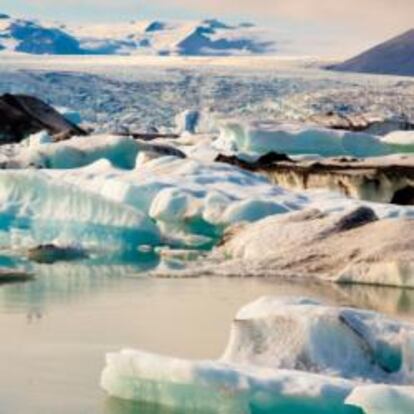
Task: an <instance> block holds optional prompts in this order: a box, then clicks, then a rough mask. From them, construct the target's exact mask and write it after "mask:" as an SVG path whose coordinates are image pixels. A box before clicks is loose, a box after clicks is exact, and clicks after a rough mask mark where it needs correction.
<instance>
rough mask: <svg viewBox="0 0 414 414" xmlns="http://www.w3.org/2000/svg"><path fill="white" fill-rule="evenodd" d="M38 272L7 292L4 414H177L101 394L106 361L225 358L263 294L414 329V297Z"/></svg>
mask: <svg viewBox="0 0 414 414" xmlns="http://www.w3.org/2000/svg"><path fill="white" fill-rule="evenodd" d="M144 267H145V265H144ZM35 270H36V275H37V277H36V280H35V281H34V282H29V283H25V284H18V285H7V286H4V285H3V286H0V330H1V334H0V335H1V341H0V367H1V370H0V413H1V414H29V413H30V414H57V413H58V414H135V413H137V414H138V413H139V414H141V413H142V414H149V413H151V414H159V413H163V414H166V413H171V412H170V411H166V410H162V409H160V408H154V407H152V408H151V407H144V406H142V405H141V406H139V405H136V404H131V403H126V402H122V401H118V400H116V399H111V398H108V397H107V396H106V395H105V393H103V392H102V391H101V390H100V388H99V377H100V373H101V370H102V368H103V366H104V355H105V353H106V352H109V351H117V350H119V349H120V348H123V347H135V348H139V349H143V350H147V351H152V352H160V353H164V354H168V355H173V356H178V357H186V358H216V357H219V356H220V354H221V352H222V351H223V350H224V347H225V345H226V342H227V337H228V333H229V327H230V323H231V320H232V318H233V316H234V315H235V313H236V311H237V310H238V309H239V308H240V307H241V306H242V305H244V304H246V303H248V302H249V301H252V300H255V299H257V298H258V297H260V296H262V295H277V296H292V295H299V296H310V297H314V298H318V299H323V300H325V301H327V302H329V303H337V304H342V305H351V306H358V307H364V308H370V309H375V310H380V311H383V312H385V313H387V314H390V315H393V316H395V317H397V318H403V319H410V320H413V321H414V291H409V290H401V289H385V288H373V287H361V286H358V287H357V286H354V287H339V286H333V285H332V286H331V285H313V284H309V283H307V284H306V285H301V284H298V283H293V282H287V281H280V280H276V279H221V278H200V279H185V280H180V279H171V280H169V279H156V278H150V277H148V276H145V275H139V274H137V272H136V269H135V268H134V267H131V266H123V265H116V264H115V265H97V264H95V265H91V264H82V263H75V264H70V265H67V264H65V265H53V266H46V265H44V266H38V267H37V268H36V269H35ZM174 414H175V413H174ZM181 414H182V413H181Z"/></svg>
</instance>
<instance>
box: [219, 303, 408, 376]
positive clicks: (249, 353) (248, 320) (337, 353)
mask: <svg viewBox="0 0 414 414" xmlns="http://www.w3.org/2000/svg"><path fill="white" fill-rule="evenodd" d="M410 334H411V335H412V334H414V326H411V325H404V324H402V323H399V322H395V321H391V320H388V319H387V318H386V317H384V316H381V315H379V314H376V313H373V312H368V311H361V310H356V309H348V308H335V307H329V306H323V305H321V304H318V303H317V302H314V301H311V300H308V299H299V300H298V299H291V300H288V299H286V300H280V299H275V298H273V297H264V298H261V299H259V300H258V301H256V302H253V303H251V304H249V305H247V306H246V307H244V308H242V309H241V310H240V311H239V312H238V314H237V316H236V318H235V320H234V323H233V326H232V330H231V336H230V341H229V344H228V346H227V350H226V351H225V353H224V355H223V358H222V360H223V361H225V362H231V363H237V364H241V365H245V364H254V365H258V366H264V367H272V368H278V369H295V370H300V371H306V372H315V373H321V374H322V373H324V374H329V375H334V376H339V377H343V378H349V379H351V378H354V379H361V378H364V379H365V380H377V381H381V380H384V381H387V380H389V378H392V375H393V374H395V375H396V376H397V375H399V376H400V378H401V380H402V381H404V380H406V379H407V375H406V374H407V372H406V371H407V369H406V368H407V367H408V366H410V365H411V364H413V362H414V360H412V358H413V355H412V353H410V352H409V348H410V346H411V343H410Z"/></svg>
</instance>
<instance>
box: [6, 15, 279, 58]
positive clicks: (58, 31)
mask: <svg viewBox="0 0 414 414" xmlns="http://www.w3.org/2000/svg"><path fill="white" fill-rule="evenodd" d="M269 38H270V36H269V34H268V33H266V31H264V30H261V29H259V28H257V27H255V26H254V25H252V24H245V23H244V24H241V25H237V26H230V25H227V24H225V23H222V22H220V21H218V20H215V19H212V20H204V21H201V22H200V21H196V22H169V21H152V22H151V21H133V22H129V23H123V24H119V23H117V24H90V25H74V24H71V25H59V24H57V23H44V22H38V21H31V20H23V19H14V18H12V17H9V16H8V15H6V14H2V13H0V51H3V53H5V52H8V53H10V52H20V53H30V54H52V55H63V54H65V55H67V54H73V55H79V54H119V55H135V54H141V55H186V56H203V55H210V56H211V55H241V54H242V55H243V54H247V55H248V54H266V53H271V52H274V51H275V44H274V42H273V41H271V40H269Z"/></svg>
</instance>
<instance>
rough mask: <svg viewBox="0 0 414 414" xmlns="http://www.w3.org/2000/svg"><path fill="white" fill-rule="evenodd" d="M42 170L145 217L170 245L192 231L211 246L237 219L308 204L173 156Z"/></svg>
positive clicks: (261, 182)
mask: <svg viewBox="0 0 414 414" xmlns="http://www.w3.org/2000/svg"><path fill="white" fill-rule="evenodd" d="M43 171H44V172H45V174H47V175H48V176H50V177H52V178H53V179H56V180H59V181H60V182H66V183H69V184H71V185H74V186H76V187H78V188H80V189H81V190H83V191H88V192H92V193H97V194H98V195H99V196H102V197H104V198H106V199H108V200H111V201H113V202H116V203H119V204H122V205H126V206H130V207H131V208H133V209H136V210H138V211H140V212H141V213H143V214H144V215H146V216H149V217H150V218H151V219H153V220H154V221H155V222H156V223H157V225H158V226H159V227H160V228H161V230H162V233H163V234H164V235H165V240H166V241H167V242H170V243H171V244H176V242H177V240H178V243H180V240H181V241H182V242H184V244H186V241H185V239H186V235H191V236H203V237H207V238H209V240H208V241H207V240H205V243H204V242H203V243H201V244H205V245H208V246H211V245H212V243H213V244H214V243H215V242H217V241H218V240H219V238H220V236H221V234H222V232H223V229H225V228H226V227H228V226H229V225H231V224H233V223H235V222H238V221H239V220H241V221H249V222H251V221H255V220H257V219H259V218H262V217H264V216H266V215H269V214H279V213H285V212H286V211H290V210H294V209H299V208H301V206H303V205H304V204H305V203H306V202H309V200H308V199H307V198H306V196H301V195H299V194H296V193H294V192H290V191H287V190H283V189H282V188H280V187H277V186H274V185H272V184H270V183H269V181H268V180H266V179H265V178H263V177H261V176H258V175H256V174H253V173H250V172H247V171H242V170H239V169H235V168H233V167H232V166H228V165H223V164H218V163H214V162H202V161H196V160H194V159H179V158H177V157H172V156H164V157H158V158H155V159H151V160H147V161H146V162H145V163H143V164H142V163H140V164H139V165H137V166H136V168H135V169H133V170H128V171H126V170H121V169H119V168H114V167H113V166H111V165H110V164H109V163H108V162H107V161H105V160H100V161H98V162H95V163H93V164H91V165H88V166H86V167H83V168H78V169H71V170H50V169H49V170H43ZM173 239H175V241H174V240H173ZM187 240H188V239H187ZM191 244H193V243H191Z"/></svg>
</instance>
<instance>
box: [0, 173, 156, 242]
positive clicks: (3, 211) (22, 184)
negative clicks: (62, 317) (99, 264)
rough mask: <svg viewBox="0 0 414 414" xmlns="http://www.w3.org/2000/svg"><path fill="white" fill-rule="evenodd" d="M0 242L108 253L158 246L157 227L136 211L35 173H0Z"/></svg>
mask: <svg viewBox="0 0 414 414" xmlns="http://www.w3.org/2000/svg"><path fill="white" fill-rule="evenodd" d="M0 239H1V240H2V242H3V243H5V244H6V245H10V244H19V245H25V246H29V247H31V246H33V244H48V243H55V242H57V243H56V244H60V245H62V244H63V245H68V246H70V245H77V244H79V243H81V244H82V245H84V246H99V247H100V248H104V249H107V250H115V249H118V248H120V249H125V248H136V247H137V246H138V245H142V244H145V245H152V246H153V245H158V244H159V243H160V235H159V231H158V228H157V227H156V226H155V224H154V223H153V222H152V221H151V220H150V219H149V218H148V217H147V216H145V215H144V214H142V213H141V212H139V211H136V210H134V209H132V208H131V207H129V206H125V205H121V204H118V203H115V202H112V201H109V200H107V199H105V198H103V197H101V196H99V195H97V194H93V193H90V192H87V191H85V190H83V189H80V188H77V187H76V186H73V185H69V184H65V183H63V182H61V181H60V180H58V179H54V178H52V177H48V176H46V175H45V174H43V173H42V172H35V171H0Z"/></svg>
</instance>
